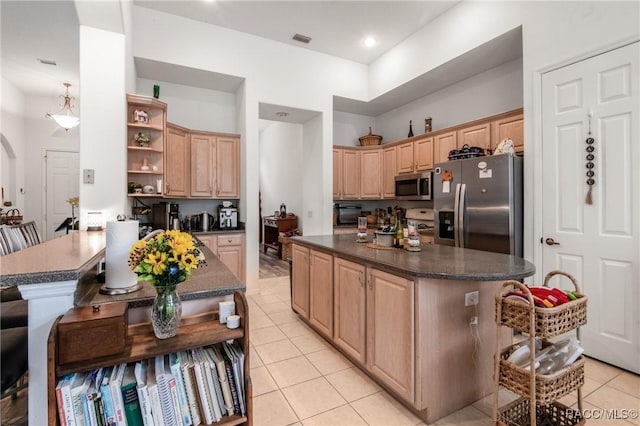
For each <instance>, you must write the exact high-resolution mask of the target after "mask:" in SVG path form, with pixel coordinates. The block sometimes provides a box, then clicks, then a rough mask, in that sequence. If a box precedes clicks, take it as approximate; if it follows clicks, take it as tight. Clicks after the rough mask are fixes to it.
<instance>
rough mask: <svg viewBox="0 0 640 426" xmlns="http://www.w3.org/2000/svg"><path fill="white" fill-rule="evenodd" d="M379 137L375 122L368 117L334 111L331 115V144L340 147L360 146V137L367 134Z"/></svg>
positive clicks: (372, 118)
mask: <svg viewBox="0 0 640 426" xmlns="http://www.w3.org/2000/svg"><path fill="white" fill-rule="evenodd" d="M369 127H371V133H373V134H374V135H379V134H380V133H379V130H378V129H377V128H376V120H375V118H374V117H370V116H368V115H360V114H351V113H348V112H341V111H335V112H334V113H333V144H334V145H342V146H360V140H359V139H358V138H359V137H360V136H364V135H366V134H368V133H369Z"/></svg>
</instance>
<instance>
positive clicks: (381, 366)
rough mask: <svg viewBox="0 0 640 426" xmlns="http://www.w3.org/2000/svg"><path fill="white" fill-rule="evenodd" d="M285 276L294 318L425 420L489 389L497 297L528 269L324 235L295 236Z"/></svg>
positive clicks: (466, 252)
mask: <svg viewBox="0 0 640 426" xmlns="http://www.w3.org/2000/svg"><path fill="white" fill-rule="evenodd" d="M292 273H293V277H292V301H291V303H292V308H293V309H294V310H295V311H296V312H297V313H298V314H299V316H300V317H301V319H303V320H304V321H305V322H307V323H308V324H309V325H310V326H312V327H313V328H314V330H316V331H317V332H318V333H319V334H321V335H322V336H323V337H324V338H325V339H326V340H327V341H328V342H329V343H331V344H332V345H334V346H335V347H336V348H337V349H338V350H340V351H341V352H342V353H343V354H345V355H346V356H347V357H348V358H349V359H350V360H352V361H353V362H354V363H355V365H357V366H358V367H359V368H360V369H362V370H363V371H364V372H366V373H367V374H368V375H369V376H371V377H372V378H373V379H374V380H376V381H377V382H378V383H379V384H380V385H382V386H383V387H385V389H387V390H388V391H389V392H390V393H391V394H392V395H394V396H395V397H396V398H397V399H398V400H399V401H400V402H402V403H403V404H404V405H406V406H407V407H408V408H410V409H411V410H412V411H413V412H415V413H416V414H417V415H418V416H419V417H420V418H422V419H423V420H424V421H426V422H427V423H432V422H435V421H436V420H438V419H440V418H442V417H444V416H446V415H448V414H450V413H453V412H455V411H457V410H458V409H460V408H462V407H464V406H466V405H469V404H471V403H473V402H475V401H477V400H479V399H481V398H482V397H484V396H485V395H488V394H489V393H491V392H492V387H493V380H492V374H493V354H494V351H495V338H496V336H495V323H494V296H495V293H496V291H497V290H498V289H499V288H500V286H501V284H502V282H503V281H505V280H510V279H516V280H517V279H522V278H525V277H528V276H531V275H533V274H534V273H535V267H534V266H533V265H532V264H531V263H530V262H528V261H526V260H524V259H521V258H517V257H514V256H508V255H503V254H497V253H490V252H484V251H478V250H470V249H461V248H454V247H448V246H441V245H432V244H427V245H423V246H422V251H420V252H408V251H405V250H402V249H386V250H378V249H374V248H370V247H368V246H367V244H363V243H356V242H355V237H354V236H353V235H335V236H334V235H324V236H309V237H294V238H293V247H292ZM505 334H506V333H503V335H505ZM504 343H507V342H504Z"/></svg>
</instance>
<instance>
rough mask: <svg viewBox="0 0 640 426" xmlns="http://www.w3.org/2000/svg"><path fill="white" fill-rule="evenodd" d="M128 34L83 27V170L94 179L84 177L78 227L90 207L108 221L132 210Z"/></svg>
mask: <svg viewBox="0 0 640 426" xmlns="http://www.w3.org/2000/svg"><path fill="white" fill-rule="evenodd" d="M124 57H125V43H124V35H122V34H117V33H114V32H110V31H104V30H99V29H96V28H91V27H87V26H83V25H81V26H80V87H81V96H80V108H81V110H82V116H81V118H80V121H81V123H82V124H81V125H80V172H81V173H82V170H83V169H93V170H94V171H95V183H93V184H85V183H83V182H82V179H80V227H81V229H86V215H87V212H89V211H102V212H103V217H104V219H105V221H111V220H115V219H116V216H117V215H118V214H128V213H129V212H130V211H131V210H130V202H129V200H128V198H127V190H126V187H127V149H126V146H127V131H126V116H127V106H126V105H127V103H126V96H125V93H126V90H125V89H126V87H125V60H124Z"/></svg>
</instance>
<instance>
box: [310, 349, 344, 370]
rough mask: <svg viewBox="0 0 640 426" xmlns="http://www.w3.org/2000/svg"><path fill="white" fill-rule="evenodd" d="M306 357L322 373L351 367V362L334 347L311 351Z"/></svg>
mask: <svg viewBox="0 0 640 426" xmlns="http://www.w3.org/2000/svg"><path fill="white" fill-rule="evenodd" d="M307 358H308V359H309V361H311V364H313V366H314V367H316V368H317V369H318V371H319V372H320V373H322V374H323V375H326V374H331V373H335V372H336V371H340V370H346V369H347V368H351V367H353V364H352V363H351V362H350V361H348V360H347V359H346V358H345V357H344V356H343V355H341V354H339V353H338V352H337V351H336V350H334V349H324V350H322V351H318V352H313V353H310V354H307Z"/></svg>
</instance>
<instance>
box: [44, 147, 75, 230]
mask: <svg viewBox="0 0 640 426" xmlns="http://www.w3.org/2000/svg"><path fill="white" fill-rule="evenodd" d="M45 163H46V176H47V182H46V185H45V192H46V200H47V205H46V209H45V210H46V216H45V221H44V223H45V229H46V232H43V234H44V235H46V237H45V238H46V239H47V240H50V239H51V238H54V237H56V236H61V235H64V232H65V231H60V232H58V233H56V232H55V229H56V228H57V227H58V226H59V225H60V224H61V223H62V222H63V221H64V220H65V219H66V218H68V217H71V205H70V204H69V203H68V202H67V200H68V199H69V198H71V197H77V196H78V194H79V193H80V155H79V154H78V153H77V152H67V151H47V153H46V156H45ZM75 214H76V217H78V208H77V207H76V209H75Z"/></svg>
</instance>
